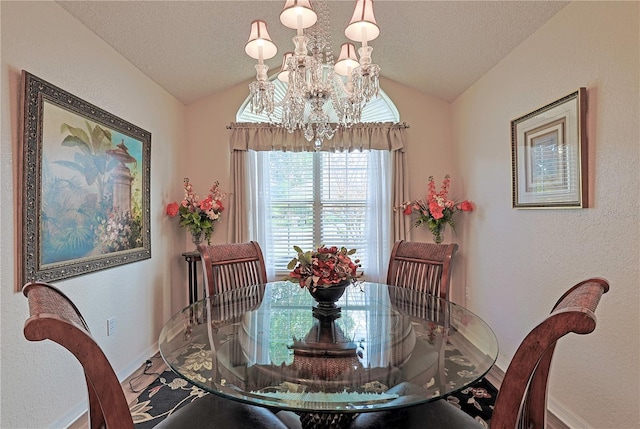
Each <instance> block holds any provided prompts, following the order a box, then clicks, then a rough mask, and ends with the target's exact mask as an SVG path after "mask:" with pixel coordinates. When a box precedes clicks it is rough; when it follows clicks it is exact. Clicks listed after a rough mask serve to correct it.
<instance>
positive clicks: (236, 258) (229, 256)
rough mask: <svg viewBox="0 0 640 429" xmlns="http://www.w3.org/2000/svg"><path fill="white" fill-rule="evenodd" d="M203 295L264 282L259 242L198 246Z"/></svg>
mask: <svg viewBox="0 0 640 429" xmlns="http://www.w3.org/2000/svg"><path fill="white" fill-rule="evenodd" d="M198 251H199V252H200V258H201V259H202V270H203V272H204V282H205V293H206V294H207V296H212V295H215V294H216V293H222V292H225V291H227V290H230V289H234V288H238V287H243V286H249V285H254V284H262V283H266V282H267V271H266V268H265V265H264V258H263V256H262V250H261V249H260V245H259V244H258V243H257V242H255V241H249V242H247V243H232V244H214V245H207V244H200V245H198Z"/></svg>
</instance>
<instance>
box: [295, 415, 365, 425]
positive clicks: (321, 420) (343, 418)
mask: <svg viewBox="0 0 640 429" xmlns="http://www.w3.org/2000/svg"><path fill="white" fill-rule="evenodd" d="M298 415H299V416H300V423H302V429H346V428H348V427H349V426H350V425H351V422H352V421H353V419H354V418H355V417H356V416H357V415H358V414H356V413H348V414H343V413H298Z"/></svg>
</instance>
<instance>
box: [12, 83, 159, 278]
mask: <svg viewBox="0 0 640 429" xmlns="http://www.w3.org/2000/svg"><path fill="white" fill-rule="evenodd" d="M23 80H24V85H25V101H26V102H27V103H26V105H25V119H24V122H25V124H24V136H23V145H24V147H23V158H24V160H23V163H24V174H23V177H24V185H23V186H24V188H25V192H24V200H23V219H22V221H23V233H24V235H25V238H26V240H23V248H24V251H23V255H24V259H25V261H24V264H25V267H24V271H23V272H24V277H25V281H32V280H43V281H51V280H56V279H61V278H66V277H70V276H75V275H80V274H84V273H86V272H91V271H96V270H99V269H103V268H109V267H111V266H114V265H120V264H124V263H129V262H134V261H136V260H140V259H146V258H149V257H150V256H151V254H150V231H149V165H150V160H149V157H150V147H149V146H150V141H151V135H150V133H148V132H147V131H144V130H142V129H140V128H138V127H135V126H134V125H132V124H129V123H128V122H126V121H124V120H122V119H119V118H117V117H115V116H113V115H111V114H109V113H108V112H105V111H103V110H100V109H99V108H97V107H96V106H93V105H91V104H89V103H87V102H84V101H83V100H81V99H79V98H77V97H75V96H73V95H71V94H69V93H66V92H64V91H63V90H61V89H59V88H56V87H55V86H53V85H51V84H48V83H46V82H44V81H42V80H40V79H39V78H36V77H35V76H33V75H30V74H28V73H27V72H23ZM30 110H32V111H33V113H34V114H30ZM32 130H38V132H37V133H34V132H32ZM32 172H35V174H30V173H32ZM34 202H35V204H34ZM31 206H33V208H34V209H35V210H33V211H32V210H30V207H31ZM34 211H35V213H34ZM29 237H34V238H35V240H34V241H35V243H32V242H31V241H32V240H29V239H28V238H29ZM31 245H33V248H30V246H31Z"/></svg>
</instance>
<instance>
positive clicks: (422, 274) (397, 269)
mask: <svg viewBox="0 0 640 429" xmlns="http://www.w3.org/2000/svg"><path fill="white" fill-rule="evenodd" d="M456 250H458V245H457V244H434V243H421V242H409V241H404V240H400V241H396V242H395V244H394V245H393V249H392V250H391V257H390V258H389V270H388V271H387V284H390V285H394V286H399V287H404V288H408V289H414V290H419V291H421V292H427V293H429V294H432V295H436V296H439V297H440V298H444V299H447V298H448V296H449V287H450V284H451V261H452V259H453V255H454V254H455V252H456Z"/></svg>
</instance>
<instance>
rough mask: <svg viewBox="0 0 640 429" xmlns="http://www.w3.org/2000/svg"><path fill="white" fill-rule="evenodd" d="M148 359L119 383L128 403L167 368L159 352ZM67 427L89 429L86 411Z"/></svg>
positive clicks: (70, 428)
mask: <svg viewBox="0 0 640 429" xmlns="http://www.w3.org/2000/svg"><path fill="white" fill-rule="evenodd" d="M149 361H151V364H150V366H147V364H142V365H141V366H140V368H138V369H137V370H136V371H135V372H134V373H133V374H131V376H129V377H128V378H127V379H125V380H124V381H123V382H122V383H121V384H122V390H123V391H124V396H125V397H126V398H127V403H129V404H131V402H133V400H134V399H136V398H137V397H138V396H139V395H140V394H141V393H142V391H143V390H144V388H145V387H147V386H148V385H150V384H151V383H153V382H154V380H155V379H156V377H157V376H158V374H162V372H164V371H165V370H166V369H167V365H166V364H165V363H164V361H163V360H162V358H161V357H160V354H156V355H155V356H152V357H151V358H149ZM68 429H89V418H88V415H87V413H85V414H83V415H82V416H81V417H80V418H79V419H78V420H76V421H75V422H74V423H73V424H71V426H69V427H68Z"/></svg>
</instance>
